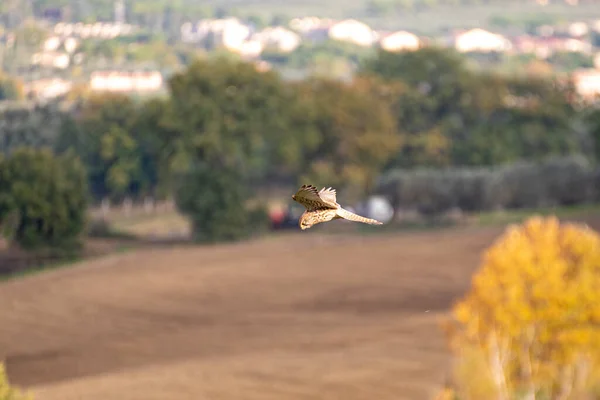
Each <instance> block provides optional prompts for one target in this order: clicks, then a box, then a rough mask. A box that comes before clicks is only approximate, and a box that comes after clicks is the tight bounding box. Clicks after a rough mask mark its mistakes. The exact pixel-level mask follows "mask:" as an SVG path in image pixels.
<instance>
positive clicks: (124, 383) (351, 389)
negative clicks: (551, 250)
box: [0, 221, 600, 400]
mask: <svg viewBox="0 0 600 400" xmlns="http://www.w3.org/2000/svg"><path fill="white" fill-rule="evenodd" d="M340 223H341V224H343V223H344V222H340ZM594 226H595V227H596V229H597V228H598V227H599V226H600V224H599V223H598V221H596V223H595V224H594ZM500 232H501V228H498V227H485V228H476V227H471V228H463V229H452V230H450V229H449V230H445V231H439V232H425V233H413V234H396V235H389V236H379V235H377V236H370V237H360V238H359V237H342V236H337V235H336V236H331V235H322V234H321V233H319V231H314V232H313V231H309V232H303V233H293V234H284V235H281V236H279V237H274V238H273V237H272V238H267V239H264V240H261V241H258V242H253V243H243V244H235V245H222V246H214V247H178V248H170V249H152V250H143V251H142V250H139V251H136V252H132V253H128V254H117V255H111V256H107V257H105V258H102V259H97V260H94V261H88V262H86V263H82V264H81V265H77V266H76V267H73V268H69V269H62V270H55V271H49V272H46V273H42V274H39V275H34V276H29V277H27V278H24V279H20V280H14V281H8V282H4V283H1V284H0V304H2V313H1V314H0V327H2V329H0V359H2V358H3V359H5V360H6V364H7V372H8V375H9V378H10V379H11V382H13V383H15V384H17V385H24V386H26V387H28V388H31V389H32V390H33V393H34V394H35V395H36V400H74V399H86V400H96V399H97V400H106V399H119V400H129V399H132V400H133V399H140V400H141V399H144V400H152V399H177V400H184V399H194V400H199V399H211V400H212V399H219V400H225V399H236V400H237V399H249V400H252V399H257V400H258V399H260V400H265V399H266V400H268V399H277V400H288V399H294V400H295V399H314V398H318V399H344V400H355V399H365V400H367V399H368V400H371V399H378V400H385V399H394V400H398V399H427V398H431V397H432V394H433V393H434V392H436V391H437V389H438V388H439V385H440V384H441V383H442V382H443V380H444V377H445V372H446V370H447V362H448V355H447V353H446V350H445V343H444V340H443V337H442V334H441V330H440V329H439V327H438V324H437V322H438V320H439V317H440V316H442V315H444V314H445V313H446V312H447V310H448V309H449V307H450V305H451V304H452V302H453V300H454V299H456V298H457V296H460V295H461V294H462V293H463V292H464V291H465V290H466V289H467V287H468V285H469V283H470V277H471V274H472V272H473V271H474V269H475V268H476V267H477V265H478V262H479V256H480V252H481V251H482V250H483V249H484V248H485V247H487V246H489V245H490V243H491V242H492V240H493V239H494V238H495V237H496V236H497V235H498V234H499V233H500Z"/></svg>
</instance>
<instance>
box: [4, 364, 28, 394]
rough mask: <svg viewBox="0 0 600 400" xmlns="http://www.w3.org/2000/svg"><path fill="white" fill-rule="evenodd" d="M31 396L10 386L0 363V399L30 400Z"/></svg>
mask: <svg viewBox="0 0 600 400" xmlns="http://www.w3.org/2000/svg"><path fill="white" fill-rule="evenodd" d="M32 399H33V397H31V396H29V395H25V394H23V393H21V392H20V391H18V390H17V389H15V388H13V387H11V386H10V384H9V382H8V378H7V376H6V372H5V371H4V365H3V364H0V400H32Z"/></svg>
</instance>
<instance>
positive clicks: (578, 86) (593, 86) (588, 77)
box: [572, 68, 600, 100]
mask: <svg viewBox="0 0 600 400" xmlns="http://www.w3.org/2000/svg"><path fill="white" fill-rule="evenodd" d="M572 78H573V83H574V84H575V90H577V93H578V94H579V95H580V96H581V97H583V98H584V99H586V100H593V99H595V98H597V97H598V96H600V70H597V69H594V68H586V69H580V70H577V71H575V72H574V73H573V75H572Z"/></svg>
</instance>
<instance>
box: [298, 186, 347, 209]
mask: <svg viewBox="0 0 600 400" xmlns="http://www.w3.org/2000/svg"><path fill="white" fill-rule="evenodd" d="M333 195H334V197H335V191H334V192H333ZM324 197H325V198H323V197H322V196H321V195H320V192H318V191H317V188H316V187H314V186H313V185H302V186H301V187H300V189H298V191H297V192H296V194H295V195H293V196H292V199H294V200H295V201H297V202H298V203H300V204H302V205H303V206H304V207H305V208H306V209H307V210H308V211H314V210H319V209H323V208H331V209H336V208H338V205H337V204H336V202H335V201H333V202H331V201H330V200H331V194H330V192H327V194H325V195H324Z"/></svg>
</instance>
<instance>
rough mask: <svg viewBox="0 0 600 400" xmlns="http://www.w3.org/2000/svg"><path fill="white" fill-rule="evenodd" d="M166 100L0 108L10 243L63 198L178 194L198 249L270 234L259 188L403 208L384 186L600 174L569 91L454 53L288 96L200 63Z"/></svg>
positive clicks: (597, 116) (584, 116)
mask: <svg viewBox="0 0 600 400" xmlns="http://www.w3.org/2000/svg"><path fill="white" fill-rule="evenodd" d="M168 89H169V90H168V91H169V95H168V96H166V97H164V98H158V97H157V98H151V99H146V100H140V99H136V98H132V97H128V96H126V95H123V94H92V95H88V96H83V97H80V98H77V99H75V100H74V101H71V102H69V103H60V104H45V105H31V106H29V107H21V108H14V107H5V108H2V109H1V110H0V153H1V154H3V155H4V160H3V161H2V162H3V163H5V164H6V165H7V166H6V167H4V166H3V168H2V170H3V179H5V180H6V181H5V182H6V183H3V184H2V185H1V186H0V198H1V199H5V201H4V203H5V206H3V207H2V206H0V222H1V223H2V225H3V226H5V225H7V223H6V222H5V220H6V219H7V217H6V216H7V215H14V214H15V212H14V210H15V209H18V211H19V214H20V215H21V217H20V218H17V220H18V221H20V222H19V224H21V225H23V226H21V225H19V224H17V225H19V227H18V228H15V229H16V231H14V230H13V234H16V236H15V237H16V238H19V241H23V240H24V239H22V238H21V237H22V236H23V235H24V233H22V232H25V228H24V224H26V223H28V222H27V219H26V218H25V217H23V215H25V214H27V213H28V212H29V211H27V210H26V209H27V207H29V205H24V203H21V202H27V201H34V200H35V201H38V200H39V201H40V204H41V203H44V202H51V201H57V202H58V201H63V200H61V199H62V197H61V196H62V194H60V193H62V192H61V190H69V191H82V192H81V194H79V192H78V194H76V195H74V198H75V199H79V197H81V198H82V199H86V201H88V202H99V201H101V199H105V198H109V199H112V200H119V199H123V198H125V197H128V198H141V197H144V196H148V195H150V196H153V197H155V198H161V197H165V196H170V195H173V196H174V197H175V200H176V203H177V205H178V208H179V209H180V211H182V212H183V213H184V214H186V215H188V216H189V217H190V219H191V220H192V221H193V226H194V232H195V235H196V237H197V239H199V240H233V239H238V238H242V237H246V236H247V235H249V234H251V233H252V231H253V230H254V229H255V228H256V227H259V226H264V225H263V224H261V223H259V222H260V221H261V220H262V221H264V218H265V212H264V211H265V210H264V209H260V208H252V207H251V205H252V204H255V202H253V197H255V196H256V191H255V190H252V189H253V187H254V186H253V185H255V184H260V183H262V182H267V181H276V182H285V183H288V184H290V185H292V184H298V183H301V182H308V181H309V182H311V183H313V184H315V185H327V186H335V187H337V188H338V191H340V192H344V196H345V197H346V198H348V199H355V200H356V199H359V198H361V197H363V196H364V195H365V194H368V193H373V192H377V191H379V192H381V193H383V194H384V195H386V196H388V197H389V198H390V199H393V198H394V196H396V193H394V192H393V191H389V190H388V191H386V189H385V187H390V186H389V182H390V180H389V179H388V180H387V181H386V182H387V183H388V185H387V186H385V185H381V184H380V183H378V182H379V179H380V178H381V177H382V176H386V174H388V176H389V174H393V173H394V171H406V170H409V171H413V170H420V169H423V168H429V169H435V170H439V169H448V168H463V169H464V168H485V167H492V166H498V165H505V164H510V163H515V162H519V161H523V160H527V161H528V162H533V163H538V162H540V161H543V160H545V159H547V158H548V157H553V156H554V157H558V156H560V157H564V156H571V155H580V156H581V157H584V158H585V159H586V160H588V161H589V162H590V163H591V164H592V165H595V163H596V160H597V159H598V156H599V155H600V112H599V111H598V110H597V109H593V108H591V107H587V106H582V105H581V104H580V103H578V102H577V101H575V100H576V99H577V95H576V93H575V91H574V88H573V86H572V85H571V84H570V83H569V82H561V81H556V80H549V79H542V78H535V77H533V76H505V75H500V74H498V73H491V72H485V71H475V70H473V69H472V68H470V66H469V64H468V62H467V60H466V58H464V57H463V56H462V55H459V54H458V53H456V52H455V51H453V50H452V49H441V48H435V47H428V48H424V49H421V50H419V51H414V52H401V53H388V52H385V51H379V52H378V53H377V54H376V56H375V57H373V58H369V59H366V60H365V61H364V62H362V63H361V66H360V68H359V71H358V73H357V74H356V76H355V78H353V79H352V81H339V80H333V79H328V78H322V77H309V78H307V79H305V80H302V81H285V80H283V79H282V78H281V77H280V76H279V75H278V74H277V73H276V72H273V71H260V70H258V69H257V68H256V67H255V66H254V65H253V64H251V63H245V62H241V61H236V60H232V59H228V58H210V59H205V60H201V59H198V60H196V61H194V62H193V63H191V64H190V65H189V66H188V68H187V69H186V70H184V71H182V72H178V73H176V74H174V75H172V76H171V77H170V78H169V80H168ZM65 104H68V107H65ZM23 148H26V149H23ZM28 157H29V158H28ZM29 159H31V162H30V161H23V160H29ZM34 160H35V161H34ZM53 163H54V164H53ZM567 164H568V163H567ZM45 165H47V166H48V168H45V167H44V166H45ZM51 165H55V166H54V167H50V166H51ZM569 165H570V164H569ZM36 168H37V169H36ZM565 168H567V167H565ZM569 168H571V167H569ZM571 169H572V168H571ZM16 170H19V171H20V172H19V174H22V177H19V176H18V174H17V173H16V172H15V173H13V172H10V171H16ZM4 171H8V172H4ZM565 171H567V170H565ZM565 173H566V172H565ZM28 174H29V175H28ZM36 174H42V175H40V176H37V175H36ZM43 174H45V175H43ZM81 174H83V175H84V176H85V185H84V183H83V182H81V181H80V176H81ZM34 175H35V178H34ZM396 175H397V176H399V175H402V174H398V173H397V172H396ZM19 179H24V181H27V180H29V181H30V182H34V181H35V180H38V179H40V180H42V181H40V182H46V184H45V185H44V184H40V185H36V186H34V185H29V186H27V185H26V186H27V187H26V188H24V189H23V190H24V191H25V192H27V191H30V193H22V194H20V195H19V196H21V197H19V196H18V195H17V194H15V193H20V192H19V190H21V189H19V190H16V189H14V187H15V186H14V185H15V183H13V180H14V182H19ZM65 179H71V180H72V181H71V182H70V183H68V182H65ZM54 180H56V187H54V188H53V187H52V184H48V183H47V182H54ZM59 180H60V182H59ZM392 186H393V185H392ZM17 187H19V185H17ZM395 187H396V188H397V187H398V186H397V185H396V186H395ZM44 190H45V191H44ZM394 190H396V189H394ZM48 193H52V196H50V195H49V194H48ZM73 193H74V192H73ZM436 196H437V195H436ZM0 204H2V202H0ZM83 204H84V201H83V200H81V201H79V200H76V201H73V202H72V203H68V204H66V205H65V206H66V207H67V210H66V211H64V212H62V211H61V212H58V211H52V213H53V214H52V218H54V219H53V221H54V223H56V224H58V225H60V224H63V223H65V224H67V223H70V222H68V221H67V220H69V221H70V220H71V219H72V217H71V216H70V214H69V213H75V214H76V215H78V214H77V213H78V211H77V210H75V209H73V210H71V209H68V207H71V206H72V207H83ZM34 209H35V210H36V211H35V212H36V213H38V214H39V215H43V213H42V212H41V211H39V209H38V207H37V206H35V207H34ZM49 209H50V210H57V209H56V208H55V207H53V206H52V207H49ZM11 213H12V214H11ZM38 214H36V215H38ZM27 215H28V214H27ZM40 218H42V217H40ZM73 221H78V219H77V218H75V219H73ZM82 223H83V222H82ZM8 225H10V224H8ZM13 225H14V224H13ZM35 226H36V228H35V229H37V231H39V232H42V231H44V229H49V228H43V226H44V225H43V224H41V223H37V225H35ZM82 229H83V228H82ZM51 230H52V232H54V233H52V234H50V235H56V234H57V233H56V232H60V234H61V235H67V234H68V232H75V231H76V230H75V229H70V228H69V229H67V228H64V229H63V227H61V228H60V229H59V228H58V227H56V230H54V228H52V229H51ZM44 232H46V233H45V234H44V235H47V234H48V233H47V231H44ZM28 235H31V234H28ZM42 236H43V235H42ZM41 243H47V240H46V239H44V240H42V241H41Z"/></svg>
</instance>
